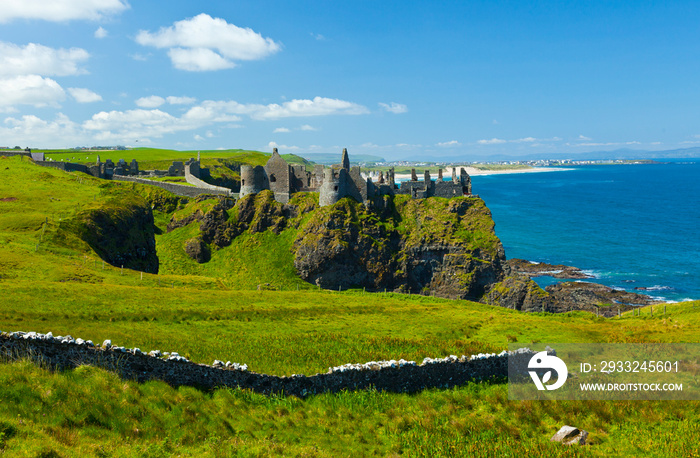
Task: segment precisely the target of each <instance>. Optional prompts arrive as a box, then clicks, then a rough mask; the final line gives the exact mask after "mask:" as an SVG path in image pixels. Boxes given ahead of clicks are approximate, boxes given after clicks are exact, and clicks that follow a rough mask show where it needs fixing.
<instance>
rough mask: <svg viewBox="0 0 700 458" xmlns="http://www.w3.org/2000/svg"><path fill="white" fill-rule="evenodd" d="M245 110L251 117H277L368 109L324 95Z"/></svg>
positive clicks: (319, 114)
mask: <svg viewBox="0 0 700 458" xmlns="http://www.w3.org/2000/svg"><path fill="white" fill-rule="evenodd" d="M246 110H251V113H250V117H251V118H253V119H278V118H291V117H300V116H328V115H338V114H344V115H360V114H367V113H369V110H368V109H367V108H366V107H364V106H362V105H358V104H356V103H352V102H347V101H345V100H338V99H329V98H326V97H314V99H313V100H308V99H294V100H290V101H288V102H284V103H283V104H281V105H279V104H276V103H273V104H270V105H247V106H246Z"/></svg>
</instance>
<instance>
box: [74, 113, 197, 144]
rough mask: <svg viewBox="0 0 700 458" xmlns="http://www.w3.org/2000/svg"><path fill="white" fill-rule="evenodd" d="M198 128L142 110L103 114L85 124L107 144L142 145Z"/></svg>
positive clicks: (95, 135)
mask: <svg viewBox="0 0 700 458" xmlns="http://www.w3.org/2000/svg"><path fill="white" fill-rule="evenodd" d="M197 127H200V126H199V125H198V124H196V123H190V122H185V121H183V120H182V119H178V118H176V117H174V116H172V115H170V114H168V113H166V112H164V111H161V110H141V109H137V110H128V111H110V112H106V111H102V112H99V113H97V114H94V115H93V116H92V118H91V119H89V120H87V121H85V122H84V123H83V128H84V129H85V130H86V131H89V132H91V133H93V135H94V138H95V139H97V140H103V141H136V140H140V141H141V140H143V139H147V138H150V137H156V138H160V137H162V136H163V135H166V134H172V133H175V132H179V131H184V130H192V129H195V128H197Z"/></svg>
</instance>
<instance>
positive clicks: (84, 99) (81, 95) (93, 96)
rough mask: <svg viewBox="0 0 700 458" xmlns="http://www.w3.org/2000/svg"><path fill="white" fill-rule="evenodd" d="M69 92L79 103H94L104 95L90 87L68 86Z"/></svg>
mask: <svg viewBox="0 0 700 458" xmlns="http://www.w3.org/2000/svg"><path fill="white" fill-rule="evenodd" d="M68 92H69V93H70V95H71V96H73V98H74V99H75V101H76V102H78V103H92V102H99V101H101V100H102V96H101V95H100V94H97V93H95V92H93V91H91V90H90V89H85V88H79V87H71V88H68Z"/></svg>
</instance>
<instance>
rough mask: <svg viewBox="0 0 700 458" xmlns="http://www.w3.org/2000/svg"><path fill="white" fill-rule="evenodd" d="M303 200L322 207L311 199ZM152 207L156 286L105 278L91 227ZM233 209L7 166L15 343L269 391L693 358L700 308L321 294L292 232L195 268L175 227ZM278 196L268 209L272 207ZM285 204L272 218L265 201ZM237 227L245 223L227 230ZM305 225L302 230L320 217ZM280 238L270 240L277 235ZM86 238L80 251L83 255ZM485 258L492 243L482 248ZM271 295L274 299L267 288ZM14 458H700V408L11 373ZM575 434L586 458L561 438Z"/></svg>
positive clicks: (466, 389)
mask: <svg viewBox="0 0 700 458" xmlns="http://www.w3.org/2000/svg"><path fill="white" fill-rule="evenodd" d="M297 198H298V199H302V200H303V199H309V200H313V199H314V195H313V194H309V195H300V196H298V197H297ZM139 202H147V203H148V205H150V207H151V208H152V209H153V211H154V215H155V234H156V250H157V252H158V257H159V260H160V269H159V273H158V274H157V275H156V274H151V273H143V274H142V273H141V272H139V271H136V270H130V269H128V268H125V269H123V270H122V269H120V268H117V267H113V266H110V265H109V264H103V263H102V261H101V259H100V258H99V257H98V256H97V254H96V253H95V252H94V251H93V250H92V249H91V248H90V245H89V244H88V242H86V241H85V240H83V238H85V237H84V235H81V232H80V231H79V230H77V229H76V228H79V227H83V226H82V225H85V224H87V223H88V222H89V221H90V220H91V219H90V218H93V216H92V215H94V214H95V212H96V211H97V210H105V209H110V212H112V213H119V212H120V206H122V207H123V208H124V209H125V210H126V209H128V208H130V207H132V206H134V205H141V204H140V203H139ZM217 202H218V200H215V199H201V200H198V201H196V200H188V201H187V202H186V203H185V202H184V201H183V200H182V199H180V198H178V197H175V196H172V195H169V194H167V193H165V192H164V191H162V190H160V189H157V188H152V187H146V186H141V185H136V184H132V183H121V182H106V181H103V180H99V179H94V178H91V177H87V176H85V175H82V174H78V173H72V174H71V173H64V172H61V171H58V170H54V169H50V168H40V167H38V166H36V165H34V164H32V163H31V162H30V161H28V160H27V159H26V158H24V159H21V158H19V157H16V158H4V159H0V288H1V290H2V292H3V294H2V295H0V330H2V331H17V330H23V331H37V332H42V333H46V332H49V331H51V332H53V333H54V334H56V335H58V334H61V335H67V334H70V335H72V336H74V337H76V338H77V337H81V338H83V339H90V340H93V341H95V342H102V341H103V340H104V339H111V340H112V341H113V343H114V344H116V345H123V346H127V347H139V348H141V349H142V350H145V351H148V350H153V349H160V350H162V351H176V352H179V353H180V354H181V355H184V356H186V357H187V358H189V359H191V360H192V361H195V362H199V363H206V364H211V362H212V361H213V360H214V359H220V360H224V361H226V360H231V361H235V362H240V363H246V364H248V365H249V367H250V369H251V370H252V371H255V372H263V373H271V374H278V375H290V374H294V373H303V374H313V373H317V372H325V371H326V370H327V368H328V367H329V366H337V365H340V364H344V363H348V362H365V361H370V360H382V359H399V358H404V359H407V360H417V361H420V360H422V358H424V357H426V356H430V357H444V356H447V355H450V354H456V355H461V354H472V353H479V352H500V351H501V350H503V349H505V348H507V345H508V343H510V342H521V343H531V342H546V341H551V342H557V341H560V342H562V341H563V342H697V341H698V338H699V337H700V324H699V323H700V307H699V306H700V302H694V303H683V304H669V305H667V307H666V313H665V314H663V313H662V311H663V305H660V306H656V309H655V311H654V314H653V317H652V316H650V314H648V313H644V314H642V315H641V316H633V315H632V314H631V313H628V314H624V315H623V316H622V318H614V319H604V318H596V317H595V316H593V315H592V314H588V313H583V312H577V313H567V314H560V315H552V314H542V313H537V314H526V313H520V312H517V311H514V310H509V309H503V308H499V307H493V306H487V305H484V304H478V303H474V302H467V301H452V300H447V299H438V298H434V297H426V296H419V295H407V294H393V293H388V294H384V293H373V294H372V293H364V292H363V291H361V290H350V291H342V292H338V291H323V290H320V291H319V290H318V289H317V288H315V287H312V286H311V285H308V284H306V283H304V282H301V281H300V280H299V279H298V278H297V277H296V276H295V274H294V271H293V267H290V262H291V253H290V251H289V250H290V245H291V243H292V241H293V240H292V239H293V237H294V236H295V233H294V231H293V230H292V229H284V230H281V231H280V232H279V234H278V235H276V234H275V233H273V232H272V231H271V230H264V231H261V232H254V233H252V232H250V231H249V232H246V233H244V234H242V235H239V236H238V237H236V238H235V239H234V240H233V242H232V243H231V244H230V245H229V246H226V247H223V248H221V249H220V250H218V251H216V250H215V252H214V253H213V254H212V260H211V261H209V262H208V263H204V264H198V263H196V262H195V261H193V260H192V259H190V258H189V257H188V256H187V255H186V254H184V250H183V245H184V243H185V242H186V241H187V240H188V239H190V238H194V237H198V236H200V234H199V232H200V231H199V229H198V225H197V224H190V225H186V226H184V227H181V228H178V229H176V230H172V231H170V232H168V231H167V226H168V224H169V223H170V222H171V220H174V221H178V220H183V219H185V218H187V217H189V216H191V215H194V214H196V212H197V211H202V212H206V211H208V210H211V209H212V208H213V206H214V205H216V204H217ZM264 204H265V199H264V196H262V197H261V198H260V199H258V200H257V201H256V205H264ZM268 204H269V202H268ZM236 217H237V215H236V214H235V211H233V210H231V212H230V218H231V219H232V220H233V219H235V218H236ZM309 217H310V216H309V215H308V214H305V213H302V214H300V215H297V216H296V217H295V218H300V219H303V218H309ZM273 223H274V221H273ZM81 237H83V238H81ZM476 242H478V241H476ZM265 283H270V287H269V288H268V287H263V288H261V289H260V290H258V285H260V284H263V285H264V284H265ZM0 399H2V402H1V403H0V454H6V455H7V456H29V457H34V456H81V457H82V456H173V455H180V456H350V455H358V456H364V455H379V456H403V455H406V456H484V457H486V456H512V457H516V456H517V457H523V456H659V457H662V456H693V455H694V454H696V455H697V454H698V452H699V446H698V445H697V441H696V439H695V438H696V437H697V434H698V432H700V431H699V429H700V428H699V427H698V422H697V419H698V417H699V414H700V404H699V403H697V402H638V401H635V402H626V401H615V402H607V401H606V402H603V401H583V402H582V401H575V402H574V401H570V402H569V401H556V402H555V401H549V402H534V401H510V400H508V396H507V388H506V385H505V384H499V383H494V384H490V383H478V384H470V385H467V386H463V387H458V388H455V389H449V390H427V391H424V392H422V393H419V394H415V395H404V394H386V393H377V392H373V391H368V392H345V393H339V394H324V395H318V396H313V397H310V398H307V399H304V400H300V399H297V398H294V397H276V396H272V397H265V396H262V395H257V394H254V393H251V392H249V391H246V390H230V389H221V390H216V391H214V392H210V393H208V392H200V391H198V390H195V389H193V388H179V389H173V388H170V387H168V386H167V385H165V384H163V383H160V382H149V383H145V384H137V383H135V382H131V381H124V380H120V379H118V378H117V377H116V376H115V375H113V374H110V373H108V372H106V371H103V370H100V369H96V368H90V367H80V368H78V369H75V370H72V371H66V372H62V373H51V372H49V371H48V370H46V369H45V368H41V367H36V366H35V365H33V364H29V363H27V362H22V361H20V362H4V363H2V364H0ZM564 424H572V425H576V426H578V427H580V428H583V429H586V430H588V431H589V432H590V434H591V435H590V436H589V440H590V445H587V446H585V447H579V448H564V447H562V446H559V445H557V444H552V443H550V442H549V438H550V437H551V436H552V434H554V432H556V431H557V430H558V429H559V427H561V426H562V425H564Z"/></svg>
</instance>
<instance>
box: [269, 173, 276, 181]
mask: <svg viewBox="0 0 700 458" xmlns="http://www.w3.org/2000/svg"><path fill="white" fill-rule="evenodd" d="M275 181H277V178H275V174H274V173H271V174H270V183H274V182H275Z"/></svg>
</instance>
